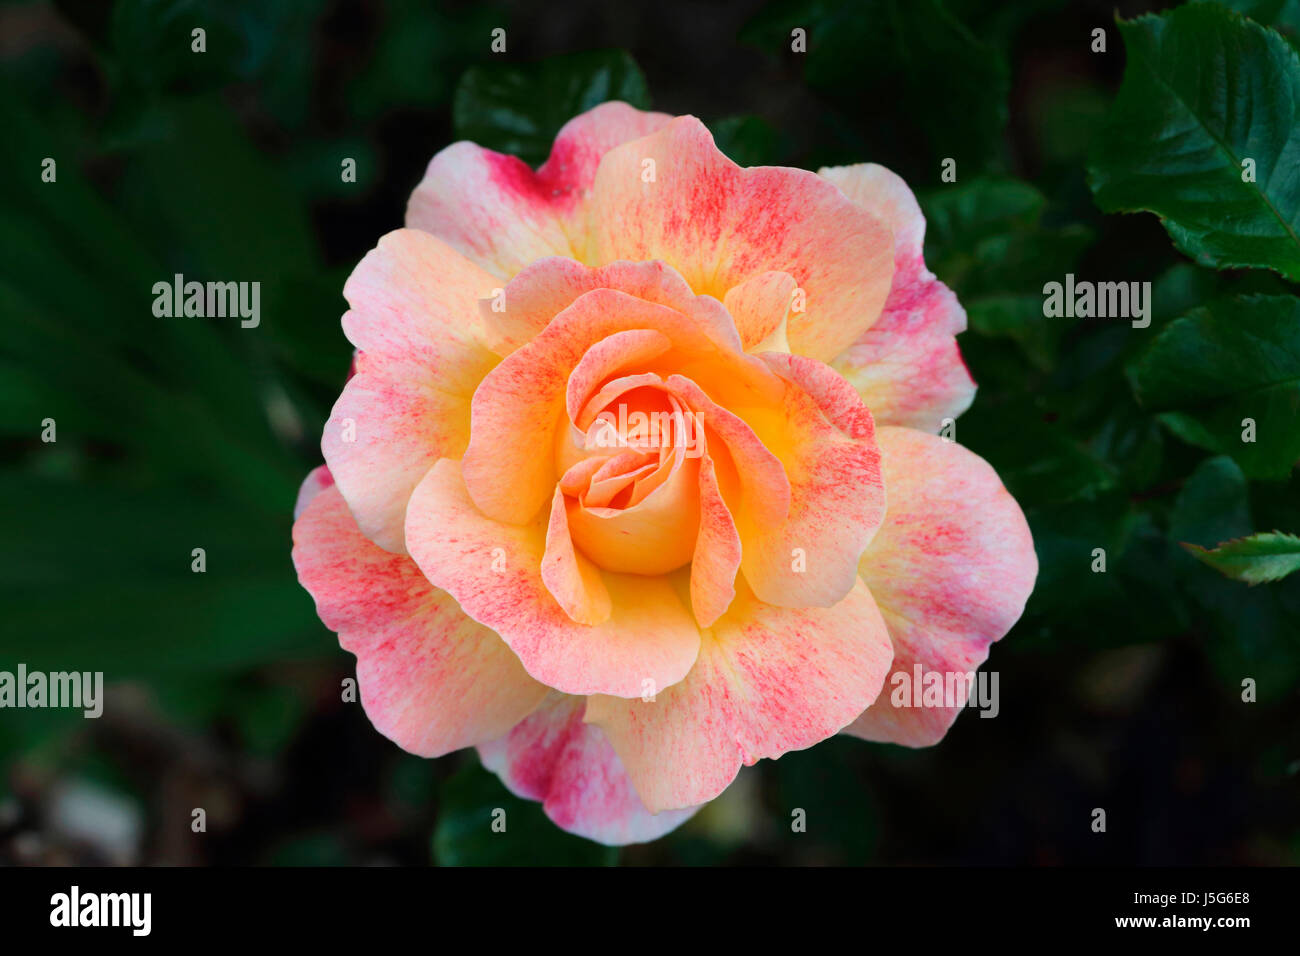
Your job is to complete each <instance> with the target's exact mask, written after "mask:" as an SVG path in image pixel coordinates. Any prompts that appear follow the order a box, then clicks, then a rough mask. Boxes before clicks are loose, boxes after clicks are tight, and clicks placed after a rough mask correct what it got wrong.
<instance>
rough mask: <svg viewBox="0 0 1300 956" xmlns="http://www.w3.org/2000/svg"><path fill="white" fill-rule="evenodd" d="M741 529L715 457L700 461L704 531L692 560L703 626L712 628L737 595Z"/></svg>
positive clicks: (694, 592)
mask: <svg viewBox="0 0 1300 956" xmlns="http://www.w3.org/2000/svg"><path fill="white" fill-rule="evenodd" d="M740 558H741V543H740V532H739V531H737V530H736V523H735V521H733V520H732V517H731V511H730V510H729V509H728V508H727V503H726V501H725V500H723V497H722V492H721V490H720V489H719V488H718V477H717V472H716V470H715V467H714V464H713V459H712V458H711V457H707V456H706V457H705V458H703V459H702V460H701V461H700V534H699V537H698V538H697V539H696V542H695V554H694V557H693V559H692V561H691V609H692V610H693V611H694V612H695V620H696V622H697V623H698V624H699V625H700V627H702V628H704V627H712V626H713V624H714V622H716V621H717V619H718V618H720V617H721V616H722V615H723V614H724V613H725V612H726V610H727V608H729V607H730V606H731V602H732V601H733V600H734V599H735V597H736V575H737V573H739V571H740Z"/></svg>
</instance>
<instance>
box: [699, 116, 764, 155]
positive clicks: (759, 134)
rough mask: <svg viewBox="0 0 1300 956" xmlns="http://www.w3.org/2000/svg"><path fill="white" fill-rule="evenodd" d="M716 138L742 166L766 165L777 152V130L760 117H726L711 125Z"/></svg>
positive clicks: (718, 143) (722, 148) (720, 145)
mask: <svg viewBox="0 0 1300 956" xmlns="http://www.w3.org/2000/svg"><path fill="white" fill-rule="evenodd" d="M709 130H710V131H711V132H712V133H713V141H714V142H715V143H716V144H717V146H718V149H720V150H722V152H724V153H726V155H727V158H728V159H730V160H731V161H732V162H733V163H736V164H738V165H740V166H764V165H768V164H771V163H772V162H773V158H774V154H775V153H776V141H777V137H776V130H775V129H774V128H773V127H772V125H771V124H770V123H768V122H767V121H766V120H764V119H762V118H761V117H758V116H724V117H723V118H722V119H720V120H716V121H714V122H712V123H710V124H709Z"/></svg>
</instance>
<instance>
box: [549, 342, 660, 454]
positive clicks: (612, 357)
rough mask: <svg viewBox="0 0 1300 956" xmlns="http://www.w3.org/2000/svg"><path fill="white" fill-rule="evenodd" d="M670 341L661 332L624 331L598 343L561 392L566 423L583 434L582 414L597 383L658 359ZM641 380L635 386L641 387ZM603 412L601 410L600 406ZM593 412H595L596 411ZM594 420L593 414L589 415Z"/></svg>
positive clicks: (579, 363)
mask: <svg viewBox="0 0 1300 956" xmlns="http://www.w3.org/2000/svg"><path fill="white" fill-rule="evenodd" d="M672 344H673V343H672V341H671V340H670V339H669V338H668V336H666V335H664V334H663V333H662V332H656V331H654V330H653V329H628V330H627V331H626V332H615V333H614V334H613V335H611V336H609V337H608V338H604V339H601V340H600V341H599V342H597V343H596V344H595V345H593V346H592V347H591V348H589V349H587V351H586V354H584V355H583V356H582V358H581V359H580V360H579V361H578V364H577V366H576V367H575V368H574V369H573V371H572V372H571V373H570V374H569V382H568V386H567V387H566V389H565V406H566V408H567V410H568V413H569V419H570V420H571V421H572V422H573V424H574V425H576V426H577V427H578V428H579V429H582V430H584V431H585V430H586V427H587V425H589V424H590V420H589V419H587V418H584V417H583V416H582V411H583V409H584V407H585V406H586V405H587V403H588V401H590V400H591V398H592V397H593V392H595V391H596V390H597V389H598V388H599V387H600V383H601V382H603V381H604V380H605V379H607V378H609V377H610V376H611V375H614V374H616V373H618V372H621V371H624V370H626V369H629V368H631V367H632V366H634V365H637V364H639V363H644V362H648V361H650V360H651V359H654V358H658V357H659V356H660V355H663V354H664V353H665V352H667V351H668V350H669V349H671V348H672ZM645 381H646V380H642V381H641V382H640V383H639V384H644V383H645ZM600 407H601V408H603V407H604V406H603V405H602V406H600ZM599 410H600V409H599V408H597V409H596V410H595V411H599ZM592 417H595V416H594V412H593V415H592Z"/></svg>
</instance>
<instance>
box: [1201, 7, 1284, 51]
mask: <svg viewBox="0 0 1300 956" xmlns="http://www.w3.org/2000/svg"><path fill="white" fill-rule="evenodd" d="M1192 2H1193V3H1217V4H1219V5H1221V6H1225V7H1228V8H1229V9H1231V10H1236V11H1237V12H1238V13H1241V14H1244V15H1245V16H1248V17H1250V18H1251V19H1252V20H1254V21H1255V22H1256V23H1261V24H1263V25H1264V26H1266V27H1272V28H1273V29H1275V30H1277V31H1278V32H1279V33H1281V34H1282V35H1283V36H1285V37H1286V38H1287V39H1288V40H1290V41H1291V43H1292V44H1294V43H1296V41H1297V40H1300V0H1192Z"/></svg>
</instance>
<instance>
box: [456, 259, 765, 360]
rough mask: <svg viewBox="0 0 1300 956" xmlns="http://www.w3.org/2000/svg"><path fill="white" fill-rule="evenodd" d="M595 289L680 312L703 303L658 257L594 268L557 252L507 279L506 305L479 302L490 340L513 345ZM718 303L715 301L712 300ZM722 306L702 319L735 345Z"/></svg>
mask: <svg viewBox="0 0 1300 956" xmlns="http://www.w3.org/2000/svg"><path fill="white" fill-rule="evenodd" d="M595 289H617V290H619V291H620V292H626V293H627V294H628V295H632V296H636V297H637V298H638V299H645V300H646V301H647V302H653V303H655V304H656V305H664V306H667V307H668V308H670V309H676V310H677V311H679V312H685V313H691V312H692V311H693V310H699V309H700V308H701V303H700V302H699V300H698V299H697V297H696V295H695V293H694V292H693V291H692V290H691V287H690V286H689V285H687V283H686V280H685V279H683V278H682V277H681V276H680V275H678V274H677V272H676V271H674V270H673V269H672V268H671V267H670V266H668V265H666V264H665V263H662V262H611V263H609V264H608V265H606V266H602V267H601V268H593V267H591V266H587V265H583V264H582V263H581V262H576V261H574V260H573V259H567V258H564V257H561V256H551V257H548V258H545V259H540V260H538V261H536V262H533V263H532V264H530V265H529V266H527V267H526V268H524V269H523V270H522V271H521V272H520V273H519V274H518V275H516V276H515V277H514V278H513V279H511V280H510V282H509V284H507V285H506V287H505V289H504V292H505V296H504V306H505V307H504V311H494V310H493V309H492V308H491V307H490V305H491V304H490V303H485V304H484V305H483V306H481V307H480V311H481V313H482V316H483V322H484V324H485V325H487V326H488V327H490V328H491V329H492V334H493V338H494V341H501V342H504V343H506V348H507V350H510V351H513V350H514V349H516V348H519V347H520V346H522V345H526V344H527V343H529V342H531V341H532V340H533V339H534V338H536V337H537V335H538V334H539V333H540V332H541V331H542V329H544V328H546V326H547V325H548V324H550V321H551V319H553V318H555V316H557V315H558V314H559V313H561V312H563V311H564V310H565V309H566V308H568V307H569V306H570V305H572V304H573V303H574V302H575V301H576V300H577V299H578V297H579V296H581V295H583V293H586V292H591V291H593V290H595ZM712 304H713V305H714V306H717V305H718V303H716V302H714V303H712ZM724 315H725V310H722V311H721V314H719V310H718V309H714V310H710V311H709V312H708V313H707V314H705V315H703V316H702V319H703V320H705V321H707V322H708V323H709V324H711V325H713V326H714V328H713V329H711V330H710V334H711V335H712V336H713V337H714V338H716V339H718V340H719V341H721V342H724V343H725V344H728V345H732V346H734V348H735V349H736V350H737V351H739V349H740V336H739V335H738V334H737V332H736V331H735V327H734V325H733V324H732V322H731V317H730V316H729V315H726V317H725V318H723V317H722V316H724Z"/></svg>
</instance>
